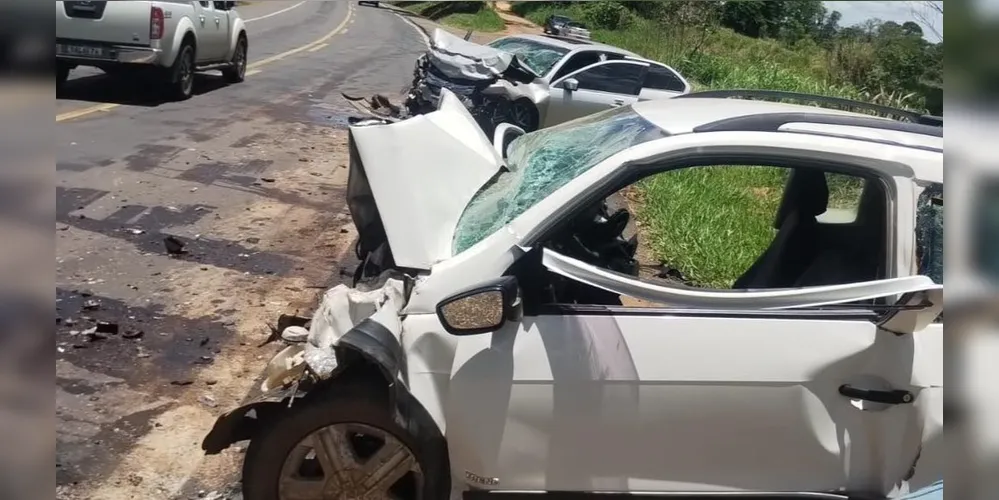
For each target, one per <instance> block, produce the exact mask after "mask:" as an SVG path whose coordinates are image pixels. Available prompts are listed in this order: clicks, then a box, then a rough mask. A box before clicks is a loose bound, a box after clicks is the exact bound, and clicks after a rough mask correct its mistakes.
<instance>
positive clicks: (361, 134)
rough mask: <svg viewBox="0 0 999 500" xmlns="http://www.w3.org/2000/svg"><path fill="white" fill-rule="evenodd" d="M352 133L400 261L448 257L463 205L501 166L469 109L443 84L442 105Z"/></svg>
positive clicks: (427, 262) (425, 264)
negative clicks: (432, 110)
mask: <svg viewBox="0 0 999 500" xmlns="http://www.w3.org/2000/svg"><path fill="white" fill-rule="evenodd" d="M350 133H351V137H352V139H351V140H352V142H353V144H354V147H355V148H356V152H357V159H356V160H357V161H359V162H360V163H361V166H360V169H361V170H363V172H364V174H365V177H366V182H367V185H368V186H367V187H368V188H369V189H370V193H371V198H373V200H374V204H375V205H376V207H377V212H378V217H379V218H380V220H381V225H382V227H383V228H384V231H385V238H386V239H387V240H388V245H389V248H390V249H391V252H392V257H393V259H394V261H395V264H396V266H398V267H402V268H410V269H417V270H429V269H430V267H431V266H433V265H434V264H435V263H437V262H440V261H441V260H444V259H446V258H449V257H450V256H451V248H452V239H453V237H454V230H455V226H457V224H458V219H459V218H460V217H461V214H462V212H463V211H464V210H465V207H466V206H467V205H468V202H469V201H470V200H471V199H472V197H473V196H474V195H475V193H476V192H478V190H479V189H480V188H481V187H482V186H483V185H484V184H485V183H486V182H488V181H489V180H490V179H491V178H492V177H493V176H494V175H496V173H497V172H499V170H500V168H502V166H503V160H502V159H501V158H500V157H499V155H498V154H497V153H496V151H495V149H494V148H493V146H492V143H491V142H490V140H489V139H488V138H487V137H486V135H485V133H483V132H482V129H481V128H479V126H478V124H477V123H476V122H475V119H473V118H472V115H471V114H470V113H469V112H468V110H467V109H465V107H464V106H463V105H462V104H461V102H460V101H459V100H458V98H457V97H456V96H455V95H454V94H453V93H452V92H451V91H449V90H447V89H442V91H441V103H440V106H439V107H438V109H437V111H434V112H432V113H427V114H424V115H417V116H414V117H412V118H409V119H407V120H403V121H400V122H396V123H391V124H387V125H366V126H352V127H351V128H350ZM352 161H354V160H352ZM356 168H358V166H356V165H352V166H351V169H352V170H354V169H356ZM351 210H352V211H353V210H354V208H353V207H352V208H351ZM358 229H359V230H361V228H358ZM362 236H364V235H362Z"/></svg>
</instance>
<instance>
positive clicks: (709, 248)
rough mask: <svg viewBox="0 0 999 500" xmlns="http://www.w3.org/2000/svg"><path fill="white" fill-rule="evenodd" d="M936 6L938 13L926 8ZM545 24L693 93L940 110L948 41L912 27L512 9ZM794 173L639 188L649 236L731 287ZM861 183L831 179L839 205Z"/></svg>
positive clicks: (639, 209)
mask: <svg viewBox="0 0 999 500" xmlns="http://www.w3.org/2000/svg"><path fill="white" fill-rule="evenodd" d="M927 7H929V8H932V6H927ZM513 11H514V12H515V13H516V14H518V15H521V16H522V17H526V18H527V19H529V20H530V21H532V22H534V23H536V24H543V23H544V21H545V19H546V18H547V17H548V16H549V15H550V14H564V15H568V16H569V17H571V18H573V19H577V20H581V21H584V22H586V23H587V24H588V25H589V26H590V28H591V30H592V37H593V39H594V40H597V41H600V42H604V43H609V44H611V45H615V46H618V47H622V48H625V49H628V50H631V51H633V52H636V53H638V54H641V55H643V56H645V57H648V58H650V59H654V60H658V61H661V62H664V63H666V64H668V65H670V66H672V67H673V68H676V69H677V70H678V71H680V72H681V73H682V74H683V75H684V76H685V77H686V78H687V79H688V80H690V81H691V82H692V84H693V85H694V87H695V89H697V90H707V89H773V90H787V91H794V92H802V93H809V94H821V95H827V96H836V97H845V98H850V99H856V100H861V101H867V102H874V103H878V104H885V105H889V106H895V107H901V108H908V109H914V110H917V111H929V112H932V113H935V114H939V113H941V112H942V67H943V44H942V43H931V42H929V41H927V40H926V39H925V38H924V36H923V32H922V28H920V26H919V25H918V24H916V23H914V22H907V23H904V24H901V25H900V24H898V23H894V22H881V21H879V20H870V21H868V22H866V23H864V24H862V25H860V26H851V27H841V26H839V20H840V14H839V13H838V12H835V11H833V12H829V11H827V10H826V9H825V8H824V6H823V4H822V2H821V1H817V0H796V1H793V2H792V1H788V2H777V1H773V2H725V3H721V2H713V1H675V2H614V1H592V2H534V1H531V2H514V3H513ZM786 173H787V172H786V170H783V169H776V168H768V167H735V168H733V167H708V168H695V169H687V170H682V171H674V172H667V173H664V174H661V175H658V176H655V177H652V178H648V179H645V180H644V181H643V182H641V183H639V185H638V186H637V189H636V190H633V192H632V193H631V195H632V196H631V200H630V201H631V204H632V207H633V208H634V209H635V211H636V215H637V217H638V220H639V221H640V223H641V228H642V238H641V239H642V240H643V242H644V245H645V246H646V247H647V248H648V249H649V250H650V251H651V253H652V255H653V257H654V258H656V259H657V260H658V261H659V262H660V263H661V264H663V265H664V266H665V267H667V268H669V269H672V270H673V273H674V274H678V275H679V276H680V277H682V279H683V280H684V281H687V282H689V283H691V284H693V285H697V286H709V287H716V288H728V287H730V286H731V285H732V283H733V282H734V281H735V279H736V278H737V277H738V276H740V275H741V274H742V273H743V272H744V271H745V270H746V269H747V268H749V266H750V265H752V263H753V262H754V260H755V259H756V257H757V256H759V255H760V254H761V253H762V252H763V251H764V250H765V249H766V248H767V246H768V245H769V243H770V241H771V240H772V239H773V236H774V234H775V232H776V230H775V229H774V228H773V222H774V217H775V214H776V210H777V206H778V204H779V203H780V199H781V195H782V193H783V187H784V181H785V179H786ZM860 189H861V182H860V180H859V179H855V178H847V177H842V176H836V177H832V178H830V206H831V207H834V208H849V207H852V206H855V204H856V201H857V199H858V196H859V193H860Z"/></svg>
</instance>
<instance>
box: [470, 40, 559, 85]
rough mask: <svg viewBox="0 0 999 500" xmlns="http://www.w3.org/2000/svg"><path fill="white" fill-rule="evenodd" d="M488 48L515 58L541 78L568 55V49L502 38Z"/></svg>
mask: <svg viewBox="0 0 999 500" xmlns="http://www.w3.org/2000/svg"><path fill="white" fill-rule="evenodd" d="M489 46H490V47H492V48H494V49H499V50H502V51H504V52H509V53H511V54H513V55H515V56H517V58H518V59H520V62H522V63H524V65H525V66H527V67H528V68H531V70H533V71H534V72H535V73H537V74H539V75H541V76H544V75H545V74H547V73H548V72H549V71H550V70H551V69H552V66H555V63H557V62H559V61H560V60H561V59H562V58H563V57H565V55H566V54H568V53H569V49H565V48H562V47H556V46H555V45H548V44H547V43H540V42H535V41H532V40H526V39H523V38H504V39H500V40H496V41H495V42H493V43H490V44H489Z"/></svg>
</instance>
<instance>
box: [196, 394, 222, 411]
mask: <svg viewBox="0 0 999 500" xmlns="http://www.w3.org/2000/svg"><path fill="white" fill-rule="evenodd" d="M198 401H201V403H202V404H203V405H205V406H207V407H209V408H216V407H218V405H219V404H218V402H216V401H215V398H213V397H212V396H210V395H208V394H202V395H201V397H199V398H198Z"/></svg>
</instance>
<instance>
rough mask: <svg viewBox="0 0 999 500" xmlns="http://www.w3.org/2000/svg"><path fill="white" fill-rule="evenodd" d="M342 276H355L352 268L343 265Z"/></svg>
mask: <svg viewBox="0 0 999 500" xmlns="http://www.w3.org/2000/svg"><path fill="white" fill-rule="evenodd" d="M340 276H345V277H352V276H354V272H353V271H351V270H350V269H347V268H346V267H341V268H340Z"/></svg>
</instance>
